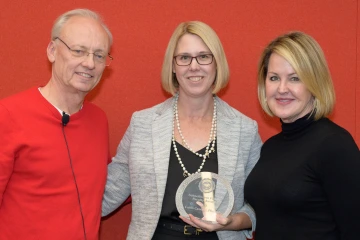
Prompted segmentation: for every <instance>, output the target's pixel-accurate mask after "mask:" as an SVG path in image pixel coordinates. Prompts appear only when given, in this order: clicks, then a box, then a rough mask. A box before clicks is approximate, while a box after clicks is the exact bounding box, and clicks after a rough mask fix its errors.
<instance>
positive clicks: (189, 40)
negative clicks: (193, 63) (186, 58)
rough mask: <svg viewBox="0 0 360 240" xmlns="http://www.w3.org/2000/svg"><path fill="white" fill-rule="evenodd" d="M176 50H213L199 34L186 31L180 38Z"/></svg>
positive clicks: (195, 51) (181, 51) (180, 51)
mask: <svg viewBox="0 0 360 240" xmlns="http://www.w3.org/2000/svg"><path fill="white" fill-rule="evenodd" d="M175 52H177V53H198V52H211V51H210V49H209V48H208V46H206V44H205V43H204V41H203V40H202V39H201V38H200V37H199V36H198V35H195V34H190V33H186V34H184V35H183V36H182V37H181V38H180V39H179V41H178V43H177V45H176V49H175Z"/></svg>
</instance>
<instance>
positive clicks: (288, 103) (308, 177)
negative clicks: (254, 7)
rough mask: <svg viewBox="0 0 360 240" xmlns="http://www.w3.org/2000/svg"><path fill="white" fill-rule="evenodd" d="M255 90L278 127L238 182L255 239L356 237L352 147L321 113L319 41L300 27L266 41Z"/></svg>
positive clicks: (359, 224) (359, 192)
mask: <svg viewBox="0 0 360 240" xmlns="http://www.w3.org/2000/svg"><path fill="white" fill-rule="evenodd" d="M258 95H259V101H260V104H261V106H262V108H263V109H264V111H265V112H266V113H267V114H268V115H270V116H276V117H278V118H280V121H281V127H282V131H281V132H280V133H279V134H277V135H275V136H273V137H271V138H270V139H268V140H267V141H266V142H265V143H264V145H263V147H262V150H261V155H260V159H259V161H258V163H257V164H256V166H255V167H254V169H253V171H252V172H251V174H250V175H249V177H248V179H247V180H246V184H245V198H246V200H247V202H248V203H249V204H250V205H251V206H252V207H253V209H254V211H255V213H256V217H257V225H256V240H272V239H274V240H275V239H276V240H278V239H291V240H300V239H301V240H303V239H306V240H340V239H341V240H344V239H351V240H352V239H358V238H359V233H358V229H359V228H360V221H359V219H358V217H359V215H360V204H359V203H360V184H359V183H360V174H359V170H360V155H359V148H358V146H357V145H356V143H355V141H354V139H353V138H352V136H351V135H350V134H349V132H348V131H346V130H345V129H343V128H342V127H340V126H338V125H337V124H335V123H334V122H332V121H331V120H330V119H328V118H327V116H328V115H329V114H330V113H331V111H332V109H333V107H334V104H335V93H334V88H333V84H332V80H331V76H330V72H329V69H328V67H327V63H326V60H325V57H324V54H323V52H322V50H321V48H320V46H319V44H318V43H317V42H316V41H315V40H314V39H313V38H312V37H310V36H309V35H307V34H305V33H302V32H291V33H288V34H285V35H282V36H280V37H278V38H276V39H275V40H273V41H272V42H271V43H270V44H269V45H268V46H267V47H266V48H265V50H264V52H263V54H262V56H261V58H260V63H259V69H258Z"/></svg>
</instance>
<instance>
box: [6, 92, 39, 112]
mask: <svg viewBox="0 0 360 240" xmlns="http://www.w3.org/2000/svg"><path fill="white" fill-rule="evenodd" d="M37 91H38V90H37V88H36V87H33V88H30V89H27V90H24V91H21V92H18V93H15V94H13V95H10V96H8V97H5V98H3V99H0V105H2V106H3V107H5V108H8V109H11V108H20V109H21V108H22V107H26V108H30V107H31V106H35V105H36V103H35V101H36V94H40V93H39V92H37ZM20 109H19V110H20Z"/></svg>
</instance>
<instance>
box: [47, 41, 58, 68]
mask: <svg viewBox="0 0 360 240" xmlns="http://www.w3.org/2000/svg"><path fill="white" fill-rule="evenodd" d="M46 52H47V56H48V59H49V61H50V62H51V63H53V62H55V53H56V44H55V42H54V41H51V42H49V45H48V46H47V49H46Z"/></svg>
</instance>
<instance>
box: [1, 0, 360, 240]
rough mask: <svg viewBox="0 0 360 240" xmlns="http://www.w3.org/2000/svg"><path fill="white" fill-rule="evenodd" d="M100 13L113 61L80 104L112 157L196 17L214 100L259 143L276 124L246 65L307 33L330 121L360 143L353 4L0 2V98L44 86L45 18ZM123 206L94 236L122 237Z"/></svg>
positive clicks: (158, 97)
mask: <svg viewBox="0 0 360 240" xmlns="http://www.w3.org/2000/svg"><path fill="white" fill-rule="evenodd" d="M79 7H81V8H90V9H93V10H96V11H98V12H99V13H100V14H101V15H103V17H104V19H105V22H106V23H107V24H108V26H109V27H110V29H111V30H112V32H113V35H114V46H113V48H112V51H111V53H112V55H113V56H114V58H115V60H114V61H113V63H112V65H111V67H110V68H108V69H106V70H105V73H104V77H103V80H102V82H101V83H100V84H99V86H98V87H97V88H96V90H94V92H93V93H91V94H90V96H89V99H90V100H91V101H93V102H94V103H96V104H97V105H99V106H100V107H102V108H103V109H104V110H105V111H106V113H107V115H108V118H109V124H110V144H111V153H112V154H115V151H116V146H117V144H118V143H119V141H120V139H121V137H122V135H123V133H124V131H125V130H126V127H127V125H128V124H129V120H130V117H131V114H132V112H134V111H135V110H140V109H143V108H147V107H150V106H152V105H155V104H157V103H159V102H161V101H163V100H164V99H166V98H167V97H168V96H167V95H166V94H164V92H163V91H162V90H161V85H160V71H161V65H162V61H163V56H164V52H165V48H166V46H167V43H168V40H169V38H170V36H171V34H172V32H173V30H174V29H175V27H176V26H177V25H178V24H179V23H180V22H182V21H187V20H201V21H204V22H206V23H208V24H209V25H210V26H212V27H213V28H214V29H215V30H216V32H217V33H218V35H219V37H220V39H221V40H222V42H223V45H224V48H225V52H226V54H227V57H228V61H229V65H230V70H231V79H230V84H229V86H228V88H227V89H226V91H224V92H223V93H222V94H221V97H222V98H223V99H224V100H226V101H227V102H228V103H230V104H231V105H232V106H234V107H235V108H237V109H239V110H240V111H241V112H243V113H245V114H246V115H248V116H250V117H252V118H254V119H256V120H257V121H258V123H259V129H260V134H261V136H262V139H263V140H266V139H267V138H269V137H270V136H271V135H273V134H275V133H277V132H278V131H279V121H278V120H277V119H270V118H268V117H266V116H265V115H264V113H263V112H262V111H261V109H260V107H259V105H258V103H257V93H256V67H257V61H258V58H259V55H260V53H261V51H262V49H263V47H264V46H265V45H266V44H267V43H268V42H269V41H270V40H271V39H273V38H274V37H276V36H277V35H279V34H282V33H284V32H286V31H289V30H300V31H304V32H306V33H309V34H310V35H312V36H313V37H314V38H315V39H317V40H318V42H319V43H320V45H321V46H322V47H323V50H324V52H325V55H326V57H327V60H328V63H329V67H330V70H331V72H332V76H333V80H334V83H335V88H336V94H337V104H336V108H335V111H334V114H333V115H332V116H331V118H332V119H333V120H334V121H335V122H336V123H338V124H340V125H341V126H343V127H345V128H346V129H348V130H349V131H350V133H351V134H352V135H353V137H354V138H355V139H356V142H357V144H358V145H359V146H360V108H359V106H360V82H359V76H360V58H358V57H357V56H358V55H359V54H360V50H359V49H360V48H359V47H358V46H360V33H359V30H358V25H359V23H360V18H359V13H358V12H359V10H360V6H359V4H358V1H357V0H342V1H338V0H317V1H313V0H301V1H298V0H263V1H261V0H255V1H248V0H227V1H220V0H206V1H203V0H197V1H193V0H182V1H168V0H153V1H145V0H144V1H135V0H134V1H126V0H112V1H110V0H108V1H106V0H103V1H95V0H77V1H75V0H63V1H58V0H57V1H54V0H36V1H35V0H34V1H23V0H11V1H6V0H0V9H1V13H0V46H1V47H0V63H1V64H0V72H1V73H2V76H3V77H2V78H1V80H0V98H3V97H6V96H8V95H11V94H13V93H16V92H19V91H21V90H24V89H27V88H29V87H32V86H37V85H44V84H45V83H46V82H47V81H48V80H49V77H50V70H51V67H50V65H49V63H48V60H47V57H46V46H47V44H48V42H49V40H50V29H51V27H52V24H53V21H54V20H55V18H56V17H57V16H58V15H60V14H61V13H63V12H65V11H67V10H70V9H73V8H79ZM130 212H131V205H127V206H126V207H124V208H123V209H121V210H120V211H119V212H117V213H116V214H115V215H113V216H111V217H110V218H109V219H106V220H104V221H103V224H102V231H101V239H102V240H115V239H125V236H126V231H127V224H128V222H129V221H130Z"/></svg>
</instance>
